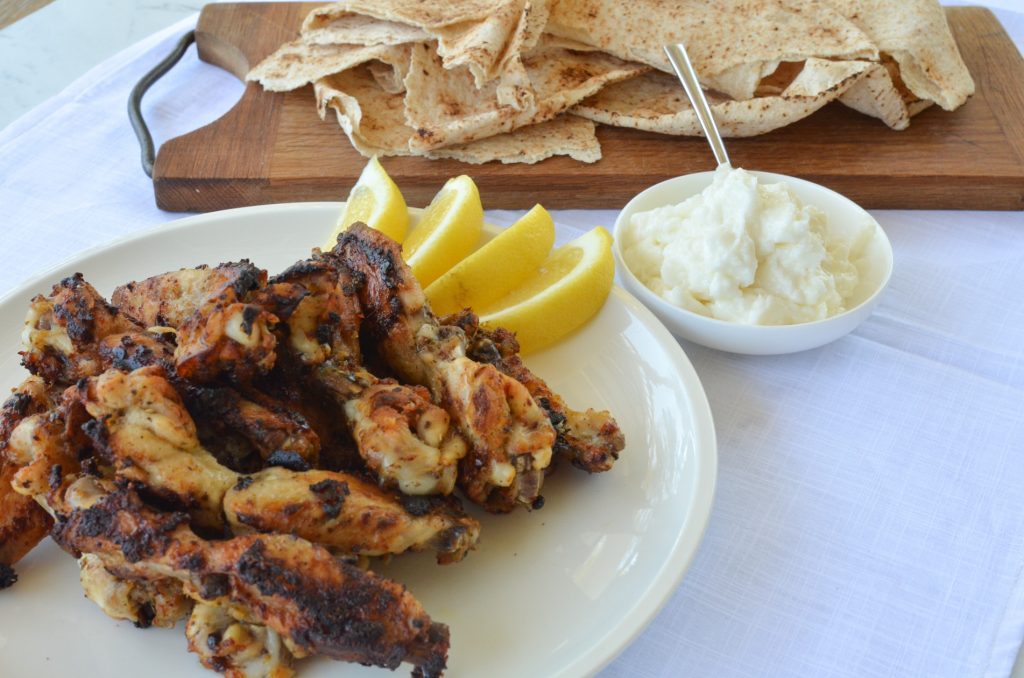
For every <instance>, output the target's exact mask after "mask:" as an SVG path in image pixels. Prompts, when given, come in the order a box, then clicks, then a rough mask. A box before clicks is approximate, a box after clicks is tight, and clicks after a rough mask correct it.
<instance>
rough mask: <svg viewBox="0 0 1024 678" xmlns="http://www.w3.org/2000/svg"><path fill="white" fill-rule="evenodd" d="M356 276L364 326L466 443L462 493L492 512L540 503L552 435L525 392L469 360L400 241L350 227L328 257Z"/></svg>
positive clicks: (403, 376) (359, 226) (456, 331)
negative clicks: (442, 411) (408, 261)
mask: <svg viewBox="0 0 1024 678" xmlns="http://www.w3.org/2000/svg"><path fill="white" fill-rule="evenodd" d="M331 254H332V255H333V256H334V257H337V258H338V260H339V261H340V263H341V264H342V265H343V266H346V267H347V268H349V269H350V270H352V271H354V272H355V273H357V274H358V276H359V278H360V280H361V282H362V285H361V286H360V289H359V298H360V301H361V302H362V306H363V312H364V313H365V315H366V324H367V325H368V326H369V328H370V329H371V331H372V333H373V334H374V335H375V337H376V338H377V339H378V340H379V347H380V352H381V354H382V356H383V357H384V359H385V360H386V361H387V363H388V365H389V366H390V367H391V368H392V369H394V370H395V371H396V372H397V373H398V375H399V377H400V378H401V379H403V380H406V381H409V382H412V383H414V384H420V385H422V386H426V387H427V388H428V389H429V390H430V392H431V394H432V396H433V398H434V400H435V402H437V403H439V404H441V405H442V406H443V407H445V409H447V410H448V413H449V414H450V415H451V417H452V420H453V421H455V422H456V423H457V424H458V426H459V428H460V429H461V431H462V433H463V435H464V436H465V438H466V440H467V441H468V442H469V444H470V450H469V452H468V453H467V454H466V456H465V457H463V458H462V460H461V461H460V464H459V485H460V487H461V488H462V490H463V491H464V492H465V493H466V495H467V496H468V497H469V498H470V499H472V500H473V501H475V502H476V503H478V504H480V505H481V506H483V507H484V508H486V509H488V510H490V511H495V512H507V511H511V510H512V509H513V508H515V507H516V506H520V505H525V506H535V505H539V504H540V501H539V499H540V487H541V484H542V482H543V480H544V474H545V470H546V469H547V467H548V466H549V465H550V463H551V453H552V445H553V444H554V442H555V430H554V428H553V427H552V425H551V422H550V419H549V418H548V416H547V414H546V413H545V412H544V410H542V409H541V408H540V406H539V405H537V403H536V402H535V401H534V399H533V397H532V396H531V395H530V393H529V391H528V390H527V389H526V387H525V386H523V385H522V384H520V383H519V382H518V381H516V380H515V379H513V378H511V377H509V376H507V375H504V374H502V373H501V372H500V371H499V370H498V369H497V368H495V367H494V366H493V365H489V364H486V363H479V362H476V361H474V360H471V359H470V358H468V357H466V337H465V334H464V333H463V331H462V330H461V328H458V327H454V326H445V325H442V324H441V323H439V322H438V320H437V318H435V317H434V315H433V314H432V313H431V312H430V308H429V306H428V304H427V300H426V297H425V296H424V295H423V290H422V289H421V288H420V285H419V283H418V282H417V281H416V279H415V278H414V277H413V275H412V272H411V271H410V269H409V267H408V266H407V265H406V264H405V262H404V261H403V260H402V255H401V250H400V248H399V246H398V244H397V243H395V242H394V241H392V240H390V239H389V238H388V237H387V236H385V235H383V234H382V233H380V232H378V231H374V230H372V229H370V228H368V227H366V226H365V225H362V224H354V225H353V226H351V227H350V228H349V229H348V230H347V231H345V233H343V234H342V235H341V236H340V237H339V238H338V244H337V245H336V246H335V248H334V249H333V250H332V253H331Z"/></svg>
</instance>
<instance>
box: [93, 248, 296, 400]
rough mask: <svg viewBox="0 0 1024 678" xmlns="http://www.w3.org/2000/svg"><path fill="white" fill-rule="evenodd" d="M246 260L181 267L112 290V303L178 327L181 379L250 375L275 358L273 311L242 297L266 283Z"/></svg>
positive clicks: (151, 321) (141, 318)
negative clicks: (271, 312) (193, 267)
mask: <svg viewBox="0 0 1024 678" xmlns="http://www.w3.org/2000/svg"><path fill="white" fill-rule="evenodd" d="M266 279H267V273H266V271H263V270H260V269H258V268H256V267H255V266H253V265H252V264H250V263H249V262H248V261H244V260H243V261H240V262H237V263H229V264H221V265H220V266H217V267H216V268H206V267H199V268H195V269H182V270H180V271H173V272H171V273H164V274H163V275H158V276H153V277H152V278H147V279H146V280H143V281H141V282H132V283H129V284H127V285H122V286H121V287H118V288H117V289H116V290H114V295H113V297H112V298H113V300H114V303H115V304H116V305H117V306H118V307H119V308H121V309H123V310H124V312H125V313H126V314H128V315H129V316H131V317H132V318H135V319H136V320H137V321H138V322H140V323H142V324H143V325H145V326H147V327H148V326H152V325H158V326H161V327H172V328H174V329H176V330H177V344H178V346H177V349H176V351H175V355H174V358H175V366H176V368H177V372H178V374H180V375H181V376H182V377H184V378H185V379H190V380H193V381H197V382H209V381H212V380H214V379H216V378H217V377H219V376H221V375H227V376H230V377H231V378H233V379H236V380H238V381H242V382H245V381H249V380H251V379H252V378H253V377H254V376H255V375H257V374H265V373H266V372H268V371H269V370H270V369H271V368H272V367H273V366H274V362H275V360H276V359H277V355H276V353H275V349H276V345H277V341H276V337H275V336H274V333H273V327H274V326H275V325H276V324H277V322H278V319H277V317H276V316H274V315H272V314H270V313H267V312H266V311H265V310H263V309H262V308H260V307H259V306H255V305H252V304H246V303H244V302H243V299H244V298H245V297H246V296H247V295H248V294H249V293H250V292H251V291H252V290H255V289H258V288H259V287H262V286H263V285H265V284H266Z"/></svg>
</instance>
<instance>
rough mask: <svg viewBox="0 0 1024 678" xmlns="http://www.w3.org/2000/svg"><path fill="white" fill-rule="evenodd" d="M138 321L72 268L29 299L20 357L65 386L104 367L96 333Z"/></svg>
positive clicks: (129, 327)
mask: <svg viewBox="0 0 1024 678" xmlns="http://www.w3.org/2000/svg"><path fill="white" fill-rule="evenodd" d="M136 327H137V325H136V323H135V322H134V321H132V320H131V319H130V318H126V317H125V316H124V314H122V313H121V312H120V311H118V309H117V308H116V307H114V306H111V305H110V304H108V303H107V302H106V301H105V300H104V299H103V297H102V296H100V294H99V292H97V291H96V290H95V289H94V288H93V287H92V285H90V284H89V283H87V282H85V280H84V279H83V278H82V274H81V273H76V274H75V275H73V276H71V277H68V278H65V279H64V280H61V281H60V282H59V283H57V284H56V285H54V286H53V290H52V291H51V292H50V296H48V297H44V296H42V295H38V296H36V297H35V298H33V299H32V302H31V304H30V306H29V311H28V315H27V316H26V318H25V329H24V331H23V332H22V335H21V339H22V344H23V345H24V347H25V350H24V351H23V352H22V363H23V364H24V365H25V367H26V368H27V369H28V371H29V372H31V373H32V374H35V375H37V376H40V377H42V378H43V379H44V380H45V381H46V383H47V384H51V385H54V386H69V385H71V384H73V383H75V382H76V381H78V380H79V379H81V378H82V377H91V376H94V375H96V374H99V373H100V372H102V371H103V369H102V367H101V363H100V360H99V358H98V356H97V355H96V342H97V341H98V340H99V339H102V338H103V337H105V336H108V335H111V334H117V333H119V332H131V331H133V330H134V329H136Z"/></svg>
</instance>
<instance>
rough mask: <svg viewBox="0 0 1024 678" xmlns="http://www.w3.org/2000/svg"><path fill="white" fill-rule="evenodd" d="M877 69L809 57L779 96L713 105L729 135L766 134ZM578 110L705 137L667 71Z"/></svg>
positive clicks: (715, 98) (605, 93)
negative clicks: (867, 71) (871, 70)
mask: <svg viewBox="0 0 1024 678" xmlns="http://www.w3.org/2000/svg"><path fill="white" fill-rule="evenodd" d="M871 66H872V64H871V63H869V62H866V61H828V60H825V59H816V58H809V59H807V60H806V61H805V62H804V63H803V65H802V67H801V68H799V70H798V72H796V73H795V75H794V76H793V78H792V80H791V81H790V82H789V83H787V84H786V85H785V86H784V88H782V89H781V91H780V92H779V93H778V94H773V95H767V96H759V97H757V98H754V99H748V100H746V101H735V100H733V99H729V98H728V97H725V96H723V95H721V94H717V93H715V92H709V93H708V95H707V96H708V103H709V104H710V105H711V109H712V112H713V114H714V116H715V122H716V123H717V124H718V128H719V131H720V132H721V133H722V134H723V135H725V136H731V137H746V136H754V135H757V134H764V133H765V132H770V131H771V130H773V129H777V128H779V127H783V126H785V125H788V124H790V123H792V122H795V121H796V120H799V119H801V118H804V117H806V116H808V115H810V114H811V113H813V112H814V111H816V110H818V109H819V108H821V107H822V106H824V105H825V104H827V103H828V102H829V101H833V100H834V99H836V98H837V97H839V96H840V95H841V94H842V93H843V92H844V91H846V90H847V89H848V88H849V87H850V86H851V85H853V84H854V83H855V82H857V80H858V78H859V77H860V76H861V75H862V74H863V73H864V72H865V71H866V70H868V69H870V68H871ZM572 112H573V113H574V114H576V115H580V116H583V117H585V118H587V119H589V120H593V121H595V122H600V123H604V124H606V125H617V126H619V127H632V128H635V129H640V130H645V131H648V132H660V133H662V134H684V135H691V136H692V135H699V134H701V131H700V123H699V122H698V120H697V116H696V114H695V113H694V111H693V107H692V106H690V102H689V100H688V99H687V98H686V94H685V93H684V92H683V90H682V88H681V87H680V86H679V81H678V80H676V79H675V76H671V75H668V74H667V73H662V72H661V71H652V72H650V73H647V74H645V75H642V76H640V77H637V78H633V79H632V80H627V81H625V82H620V83H618V84H615V85H611V86H609V87H606V88H604V89H603V90H601V91H600V92H598V93H597V94H595V95H594V96H592V97H589V98H587V99H585V100H584V101H583V102H582V103H580V104H579V105H577V106H576V107H574V108H573V109H572Z"/></svg>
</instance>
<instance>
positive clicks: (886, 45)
mask: <svg viewBox="0 0 1024 678" xmlns="http://www.w3.org/2000/svg"><path fill="white" fill-rule="evenodd" d="M825 1H826V2H828V4H830V5H832V6H833V7H835V8H836V10H838V11H839V13H841V14H842V15H843V16H844V17H846V18H847V19H849V21H850V23H852V24H854V25H856V26H857V27H858V28H860V29H861V30H862V31H864V33H865V34H866V35H867V36H868V37H869V38H870V39H871V41H872V42H873V43H874V44H875V45H876V46H877V47H878V51H879V52H880V53H881V54H882V55H883V61H884V60H885V59H884V56H885V55H891V57H892V59H893V60H894V61H895V62H896V64H898V65H899V79H900V80H901V81H902V83H903V84H904V85H906V88H907V90H909V91H910V92H911V93H912V94H913V95H914V98H916V99H919V100H925V101H933V102H935V103H937V104H938V105H939V106H941V107H942V108H944V109H945V110H947V111H952V110H953V109H955V108H958V107H959V106H961V105H963V103H964V102H965V101H967V97H969V96H970V95H972V94H974V80H973V79H972V78H971V74H970V73H969V72H968V71H967V65H966V64H964V61H963V57H961V56H960V50H959V49H958V48H957V46H956V41H955V40H954V39H953V33H952V31H951V30H950V28H949V22H948V21H947V20H946V12H945V10H944V9H943V8H942V6H941V5H939V3H938V0H899V1H898V2H894V1H893V0H825ZM911 103H912V101H911Z"/></svg>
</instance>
